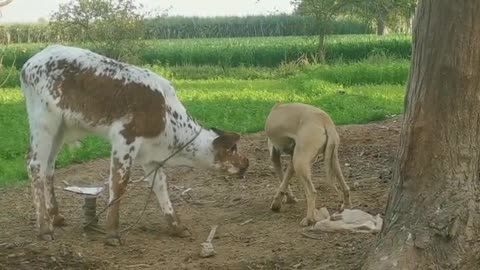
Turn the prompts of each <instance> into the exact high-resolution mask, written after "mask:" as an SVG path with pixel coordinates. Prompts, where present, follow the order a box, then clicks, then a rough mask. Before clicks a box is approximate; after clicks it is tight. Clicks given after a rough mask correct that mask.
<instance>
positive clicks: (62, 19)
mask: <svg viewBox="0 0 480 270" xmlns="http://www.w3.org/2000/svg"><path fill="white" fill-rule="evenodd" d="M134 2H135V1H134V0H71V1H70V2H68V3H66V4H60V6H59V10H58V11H56V12H55V13H53V15H52V17H51V23H50V26H51V28H52V31H53V32H54V34H55V35H60V36H65V37H66V39H67V40H71V41H74V42H86V41H88V42H91V43H92V44H93V45H94V46H95V47H96V48H97V50H101V51H102V53H103V54H105V55H108V56H109V57H112V58H115V59H120V58H122V59H124V60H125V59H126V58H128V57H130V56H132V53H133V54H135V52H136V51H138V50H139V49H140V47H139V46H140V45H141V43H140V42H138V40H140V39H143V38H144V34H145V27H144V18H143V15H142V14H140V13H139V8H140V7H139V6H137V5H136V4H135V3H134Z"/></svg>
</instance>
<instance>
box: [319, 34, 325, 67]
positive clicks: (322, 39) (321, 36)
mask: <svg viewBox="0 0 480 270" xmlns="http://www.w3.org/2000/svg"><path fill="white" fill-rule="evenodd" d="M325 36H326V35H325V33H320V34H319V35H318V61H319V62H320V63H322V64H323V63H325V61H326V48H325Z"/></svg>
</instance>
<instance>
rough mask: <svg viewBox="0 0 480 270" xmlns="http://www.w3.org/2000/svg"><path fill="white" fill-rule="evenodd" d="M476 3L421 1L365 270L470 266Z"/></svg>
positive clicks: (477, 109)
mask: <svg viewBox="0 0 480 270" xmlns="http://www.w3.org/2000/svg"><path fill="white" fill-rule="evenodd" d="M478 14H480V1H478V0H464V1H451V0H421V1H420V2H419V6H418V9H417V12H416V17H415V26H414V29H413V48H412V49H413V56H412V65H411V72H410V78H409V82H408V91H407V94H406V100H405V115H404V120H403V127H402V131H401V134H400V148H399V152H398V155H399V156H398V159H397V161H396V163H395V167H394V174H393V179H392V182H393V183H392V188H391V191H390V195H389V199H388V204H387V209H386V216H385V222H384V224H383V228H382V231H381V232H380V233H379V235H378V239H377V243H376V245H375V246H374V247H373V249H372V252H371V254H370V256H369V257H368V258H367V260H366V263H365V265H364V267H363V269H365V270H395V269H478V268H479V262H480V242H479V239H480V211H479V209H480V179H479V169H480V99H479V94H480V76H479V74H478V71H479V70H480V47H479V46H478V41H479V40H480V16H478Z"/></svg>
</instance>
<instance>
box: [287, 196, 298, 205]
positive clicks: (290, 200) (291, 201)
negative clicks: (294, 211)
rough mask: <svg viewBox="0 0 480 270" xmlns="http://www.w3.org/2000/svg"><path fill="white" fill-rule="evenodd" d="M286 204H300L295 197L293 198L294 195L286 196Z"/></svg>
mask: <svg viewBox="0 0 480 270" xmlns="http://www.w3.org/2000/svg"><path fill="white" fill-rule="evenodd" d="M285 202H286V203H288V204H295V203H297V202H298V199H297V198H295V196H293V195H286V199H285Z"/></svg>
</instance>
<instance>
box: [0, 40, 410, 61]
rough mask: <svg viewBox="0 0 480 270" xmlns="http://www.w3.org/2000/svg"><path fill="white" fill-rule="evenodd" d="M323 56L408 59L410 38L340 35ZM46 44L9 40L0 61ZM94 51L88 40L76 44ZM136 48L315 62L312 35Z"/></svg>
mask: <svg viewBox="0 0 480 270" xmlns="http://www.w3.org/2000/svg"><path fill="white" fill-rule="evenodd" d="M326 44H327V46H328V48H329V50H328V53H327V55H326V60H327V62H330V63H332V62H337V61H344V62H355V61H360V60H362V59H366V58H368V57H369V56H372V55H377V54H384V55H387V56H392V57H395V58H404V59H409V58H410V55H411V38H410V37H407V36H394V35H392V36H381V37H379V36H375V35H362V36H359V35H352V36H348V35H342V36H333V37H331V38H329V40H328V41H327V43H326ZM46 46H47V44H13V45H10V46H8V47H7V48H6V53H5V58H4V65H6V66H10V65H12V63H13V60H14V59H15V58H16V63H15V66H16V67H17V68H20V67H21V66H22V65H23V64H24V63H25V61H27V60H28V58H30V57H31V56H33V54H34V53H36V52H38V51H40V50H41V49H43V48H44V47H46ZM79 46H81V47H86V48H89V49H92V50H94V51H97V52H102V50H98V49H96V48H95V47H94V46H93V45H90V44H81V45H79ZM137 53H138V58H139V61H140V63H141V64H143V65H161V66H177V65H181V66H184V65H193V66H203V65H210V66H213V65H217V66H219V67H220V68H227V67H241V66H245V67H252V66H256V67H278V66H280V65H282V64H286V63H290V62H296V61H298V60H302V61H305V62H309V63H314V62H315V54H316V45H315V40H313V39H311V38H306V37H267V38H228V39H181V40H168V41H148V42H147V43H146V45H145V47H144V48H142V49H141V50H140V51H138V52H137Z"/></svg>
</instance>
